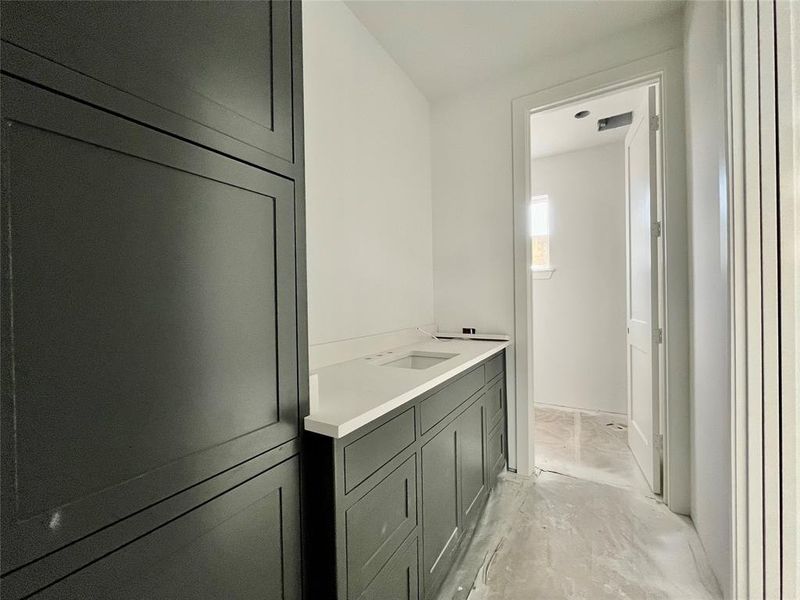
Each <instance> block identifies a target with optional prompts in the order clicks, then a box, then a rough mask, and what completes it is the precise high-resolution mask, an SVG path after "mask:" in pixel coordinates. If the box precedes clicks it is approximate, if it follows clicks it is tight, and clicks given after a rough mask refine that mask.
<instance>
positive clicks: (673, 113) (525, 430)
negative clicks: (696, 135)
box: [509, 49, 690, 514]
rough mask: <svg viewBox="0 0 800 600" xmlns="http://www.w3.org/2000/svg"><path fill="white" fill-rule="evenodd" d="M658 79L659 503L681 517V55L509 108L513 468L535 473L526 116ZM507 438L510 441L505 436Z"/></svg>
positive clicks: (684, 396) (685, 395) (685, 318)
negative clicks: (661, 247) (662, 304)
mask: <svg viewBox="0 0 800 600" xmlns="http://www.w3.org/2000/svg"><path fill="white" fill-rule="evenodd" d="M653 81H658V82H659V83H660V84H661V85H660V87H661V98H660V106H661V107H662V109H663V110H662V125H663V132H662V146H663V148H664V152H663V154H662V168H663V169H664V174H665V176H664V177H663V181H664V190H663V192H664V193H663V194H662V197H663V198H664V201H665V208H666V212H665V214H664V218H663V223H664V233H663V236H662V240H664V243H665V253H664V264H665V268H664V272H665V273H664V277H665V281H664V283H665V285H664V286H662V289H663V293H664V294H665V298H666V299H667V302H666V310H665V314H664V319H663V323H664V330H665V343H664V344H663V345H662V348H664V353H665V356H664V363H665V369H664V372H665V373H666V374H667V376H666V377H665V379H664V382H663V386H664V388H665V390H663V391H664V394H662V397H663V398H665V402H664V403H662V404H663V406H664V408H663V409H662V410H664V411H666V414H665V415H664V416H665V418H664V419H663V420H662V423H664V434H665V435H664V439H665V448H664V454H665V469H664V499H665V502H666V503H667V505H668V506H669V507H670V509H671V510H673V511H675V512H678V513H683V514H686V513H688V512H689V507H690V500H689V493H690V480H689V472H690V461H689V456H690V454H689V452H690V436H689V386H688V381H689V362H688V354H689V353H688V348H689V311H688V308H689V307H688V254H687V238H688V231H687V220H686V208H687V207H686V163H685V156H684V154H685V142H684V104H683V64H682V52H681V50H680V49H673V50H669V51H667V52H663V53H661V54H657V55H654V56H651V57H648V58H644V59H641V60H637V61H634V62H632V63H629V64H626V65H622V66H619V67H615V68H613V69H609V70H606V71H601V72H598V73H594V74H592V75H589V76H587V77H583V78H581V79H578V80H575V81H571V82H568V83H564V84H561V85H558V86H556V87H553V88H550V89H546V90H543V91H540V92H537V93H534V94H531V95H528V96H524V97H522V98H518V99H516V100H514V101H513V103H512V126H513V177H514V322H515V326H514V334H515V335H514V339H515V354H516V390H517V394H516V395H517V399H516V422H517V431H516V434H517V435H516V449H517V469H518V472H520V473H523V474H530V473H531V472H532V470H533V464H534V457H533V443H532V435H533V411H532V410H531V409H530V407H531V406H532V403H533V385H532V376H533V360H532V351H531V348H532V345H531V342H532V329H531V327H532V323H531V321H532V319H530V318H529V306H530V298H531V281H532V278H531V277H530V276H529V272H530V270H529V268H528V265H530V243H529V240H528V236H527V231H526V230H527V220H526V219H527V212H526V208H527V204H528V201H529V198H530V195H531V194H530V190H531V184H530V114H531V113H532V112H533V111H540V110H545V109H549V108H553V107H555V106H559V105H563V104H567V103H571V102H574V101H576V100H579V99H581V98H586V97H593V96H597V95H598V94H604V93H610V92H613V91H616V90H619V89H621V88H626V87H631V86H632V85H637V84H639V85H641V84H644V83H649V82H653ZM509 437H510V438H511V436H509Z"/></svg>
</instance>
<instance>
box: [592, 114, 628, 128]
mask: <svg viewBox="0 0 800 600" xmlns="http://www.w3.org/2000/svg"><path fill="white" fill-rule="evenodd" d="M632 122H633V113H632V112H626V113H622V114H620V115H614V116H613V117H606V118H605V119H598V120H597V131H605V130H606V129H615V128H617V127H625V126H626V125H630V124H631V123H632Z"/></svg>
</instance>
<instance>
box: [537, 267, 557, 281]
mask: <svg viewBox="0 0 800 600" xmlns="http://www.w3.org/2000/svg"><path fill="white" fill-rule="evenodd" d="M555 271H556V268H555V267H531V279H533V280H537V279H550V278H551V277H552V276H553V273H555Z"/></svg>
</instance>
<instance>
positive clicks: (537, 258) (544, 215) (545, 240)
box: [531, 196, 550, 271]
mask: <svg viewBox="0 0 800 600" xmlns="http://www.w3.org/2000/svg"><path fill="white" fill-rule="evenodd" d="M531 269H533V270H534V271H542V270H548V269H550V198H548V197H547V196H534V197H533V198H531Z"/></svg>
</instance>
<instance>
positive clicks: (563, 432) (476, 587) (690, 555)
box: [439, 408, 721, 600]
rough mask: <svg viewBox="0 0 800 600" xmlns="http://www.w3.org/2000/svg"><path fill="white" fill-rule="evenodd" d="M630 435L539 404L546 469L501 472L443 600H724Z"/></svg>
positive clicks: (604, 418) (616, 423)
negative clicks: (631, 449) (638, 458)
mask: <svg viewBox="0 0 800 600" xmlns="http://www.w3.org/2000/svg"><path fill="white" fill-rule="evenodd" d="M625 435H626V432H625V429H624V420H622V421H620V420H619V419H613V418H609V415H602V414H588V413H576V412H568V411H561V410H557V409H551V408H537V410H536V440H537V445H536V455H537V466H540V467H541V468H539V469H537V473H536V475H535V476H534V477H522V476H518V475H515V474H512V473H506V474H504V475H503V476H502V478H501V481H500V482H499V483H498V485H497V487H496V488H495V490H494V491H493V493H492V495H491V496H490V498H489V500H488V504H487V506H486V510H485V511H484V514H483V517H482V519H481V522H480V523H479V525H478V527H477V528H476V530H475V533H474V536H473V537H472V539H471V541H470V543H469V544H468V545H466V546H465V547H464V549H463V550H462V552H461V556H460V557H459V559H458V561H457V563H456V567H455V568H454V569H453V571H452V572H451V574H450V576H449V577H448V579H447V581H445V583H444V586H443V588H442V592H441V593H440V595H439V598H440V600H451V599H457V600H466V599H469V600H500V599H502V600H533V599H562V598H563V599H586V600H595V599H606V598H607V599H612V598H614V599H618V598H629V599H632V600H638V599H648V600H649V599H661V598H664V599H676V600H678V599H679V600H694V599H711V598H714V599H715V598H720V597H721V595H720V592H719V587H718V586H717V583H716V581H715V580H714V576H713V575H712V573H711V571H710V568H709V567H708V564H707V561H706V558H705V554H704V552H703V549H702V546H701V545H700V542H699V540H698V538H697V534H696V532H695V530H694V527H693V526H692V524H691V521H689V520H688V519H686V518H684V517H680V516H678V515H675V514H673V513H671V512H670V511H669V510H668V509H667V508H666V507H665V506H664V505H663V504H661V503H660V502H659V501H658V499H657V498H656V497H654V496H653V494H652V493H650V492H649V488H648V487H647V484H646V483H645V482H644V481H643V479H642V476H641V474H640V473H639V472H638V468H637V467H636V465H635V463H632V462H631V461H632V458H631V457H630V455H629V453H628V451H627V446H626V445H625ZM540 461H541V462H540ZM631 467H632V468H631Z"/></svg>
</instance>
